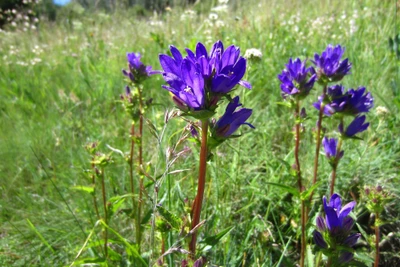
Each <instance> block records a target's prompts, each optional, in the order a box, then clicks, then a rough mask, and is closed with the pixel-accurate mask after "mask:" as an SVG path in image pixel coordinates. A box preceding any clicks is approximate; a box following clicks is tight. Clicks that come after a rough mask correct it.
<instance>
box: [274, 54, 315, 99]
mask: <svg viewBox="0 0 400 267" xmlns="http://www.w3.org/2000/svg"><path fill="white" fill-rule="evenodd" d="M278 79H279V80H280V81H281V91H282V97H283V98H286V97H287V96H289V95H292V96H296V97H299V98H304V97H306V96H307V95H308V94H309V92H310V91H311V89H312V88H313V86H314V83H315V81H316V79H317V75H316V74H315V70H314V68H313V67H309V68H306V60H304V61H301V60H300V59H299V58H297V59H295V60H294V61H293V60H292V59H289V63H288V64H286V68H285V69H284V70H283V71H282V73H281V74H279V75H278Z"/></svg>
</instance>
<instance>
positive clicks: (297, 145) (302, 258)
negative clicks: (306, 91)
mask: <svg viewBox="0 0 400 267" xmlns="http://www.w3.org/2000/svg"><path fill="white" fill-rule="evenodd" d="M294 115H295V119H296V126H295V128H296V132H295V147H294V158H295V162H296V173H297V184H298V186H299V192H300V193H301V192H303V185H302V181H301V180H302V179H301V168H300V160H299V150H300V121H299V119H300V101H298V100H297V102H296V108H295V114H294ZM305 216H306V208H305V203H304V200H301V251H300V267H304V261H305V255H306V231H305V227H306V223H305V222H306V218H305Z"/></svg>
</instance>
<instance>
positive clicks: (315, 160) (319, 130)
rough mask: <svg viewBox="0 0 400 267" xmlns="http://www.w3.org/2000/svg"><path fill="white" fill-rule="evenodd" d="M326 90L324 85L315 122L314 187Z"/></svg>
mask: <svg viewBox="0 0 400 267" xmlns="http://www.w3.org/2000/svg"><path fill="white" fill-rule="evenodd" d="M326 90H327V86H326V85H325V86H324V89H323V91H322V102H321V106H320V108H319V115H318V122H317V137H316V141H317V143H316V144H315V157H314V172H313V182H312V185H315V183H316V182H317V179H318V161H319V151H320V149H321V130H322V119H323V118H324V108H325V104H324V98H325V96H326ZM313 194H314V192H311V194H310V199H309V201H310V203H311V201H312V197H313ZM307 213H308V212H307Z"/></svg>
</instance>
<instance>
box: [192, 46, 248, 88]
mask: <svg viewBox="0 0 400 267" xmlns="http://www.w3.org/2000/svg"><path fill="white" fill-rule="evenodd" d="M186 52H187V54H188V56H187V58H188V59H189V60H191V61H192V62H193V63H195V64H196V66H198V69H199V71H200V72H201V74H202V75H203V77H204V79H205V84H206V86H207V89H208V90H209V91H211V92H212V93H215V94H227V93H229V92H230V91H231V90H232V89H233V88H234V87H235V86H236V85H237V84H240V85H242V86H244V87H246V88H248V89H250V88H251V85H250V83H248V82H246V81H242V80H241V79H242V78H243V76H244V74H245V72H246V59H245V58H244V57H242V56H240V49H239V48H238V47H236V46H234V45H231V46H229V47H228V48H227V49H226V50H224V45H223V43H222V42H221V41H217V42H216V43H215V44H214V45H213V47H212V48H211V51H210V54H208V53H207V49H206V48H205V46H204V45H203V44H202V43H197V45H196V51H195V52H192V51H191V50H189V49H186Z"/></svg>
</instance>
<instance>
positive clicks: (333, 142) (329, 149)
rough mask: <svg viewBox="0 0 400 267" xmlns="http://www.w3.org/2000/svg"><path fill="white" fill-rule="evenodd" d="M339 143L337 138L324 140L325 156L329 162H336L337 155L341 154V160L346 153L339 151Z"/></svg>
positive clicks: (325, 138)
mask: <svg viewBox="0 0 400 267" xmlns="http://www.w3.org/2000/svg"><path fill="white" fill-rule="evenodd" d="M337 143H338V140H337V139H335V138H328V137H326V136H325V137H324V139H322V145H323V146H324V150H325V155H326V157H327V158H328V159H329V160H333V161H334V160H336V157H337V155H338V154H339V159H340V158H342V157H343V155H344V151H343V150H342V151H340V152H338V151H337Z"/></svg>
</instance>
